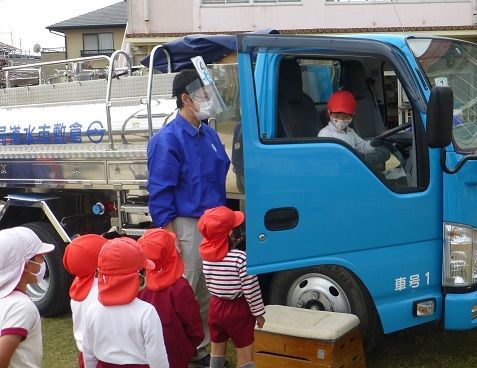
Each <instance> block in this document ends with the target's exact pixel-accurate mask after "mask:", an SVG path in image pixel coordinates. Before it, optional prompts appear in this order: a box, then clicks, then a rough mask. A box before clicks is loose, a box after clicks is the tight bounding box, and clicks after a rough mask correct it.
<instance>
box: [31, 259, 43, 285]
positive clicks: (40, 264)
mask: <svg viewBox="0 0 477 368" xmlns="http://www.w3.org/2000/svg"><path fill="white" fill-rule="evenodd" d="M28 262H31V263H34V264H37V265H39V266H40V271H38V272H37V273H33V272H31V271H28V272H29V273H30V274H32V275H33V276H35V277H36V283H37V284H38V283H40V282H41V281H42V280H43V278H44V277H45V273H46V264H45V262H44V261H43V262H41V263H38V262H35V261H31V260H29V261H28Z"/></svg>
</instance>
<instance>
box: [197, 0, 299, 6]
mask: <svg viewBox="0 0 477 368" xmlns="http://www.w3.org/2000/svg"><path fill="white" fill-rule="evenodd" d="M287 3H301V0H202V5H234V4H243V5H247V4H248V5H264V4H275V5H279V4H287Z"/></svg>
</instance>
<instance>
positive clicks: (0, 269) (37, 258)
mask: <svg viewBox="0 0 477 368" xmlns="http://www.w3.org/2000/svg"><path fill="white" fill-rule="evenodd" d="M54 249H55V247H54V245H52V244H46V243H43V242H42V241H41V240H40V239H39V238H38V236H37V235H36V234H35V233H34V232H33V231H32V230H30V229H28V228H26V227H14V228H11V229H5V230H2V231H0V367H9V368H40V367H41V360H42V357H43V345H42V344H43V343H42V336H41V320H40V314H39V313H38V309H37V307H36V306H35V304H34V303H33V302H32V300H31V299H30V298H29V297H28V295H27V294H26V289H27V285H28V284H36V283H38V282H40V281H41V280H42V279H43V277H44V275H45V271H46V265H45V262H44V260H43V254H46V253H50V252H52V251H53V250H54Z"/></svg>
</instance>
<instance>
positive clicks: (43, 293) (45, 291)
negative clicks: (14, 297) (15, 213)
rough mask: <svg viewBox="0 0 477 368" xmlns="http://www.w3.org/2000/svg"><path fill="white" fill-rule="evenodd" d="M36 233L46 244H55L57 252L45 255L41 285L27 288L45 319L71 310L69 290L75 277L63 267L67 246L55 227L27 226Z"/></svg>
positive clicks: (37, 224) (42, 225)
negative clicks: (44, 270)
mask: <svg viewBox="0 0 477 368" xmlns="http://www.w3.org/2000/svg"><path fill="white" fill-rule="evenodd" d="M22 226H24V227H27V228H29V229H31V230H33V231H34V232H35V234H36V235H37V236H38V237H39V238H40V239H41V241H43V242H44V243H49V244H53V245H54V246H55V250H54V251H53V252H51V253H48V254H45V255H44V256H43V257H44V259H45V263H46V274H45V278H44V279H43V281H42V282H40V283H39V284H31V285H28V287H27V293H28V295H29V296H30V297H31V299H32V300H33V302H34V303H35V305H36V306H37V308H38V310H39V311H40V314H41V315H42V316H43V317H54V316H57V315H59V314H62V313H65V312H66V311H68V310H69V308H70V297H69V288H70V285H71V282H72V281H73V276H72V275H70V274H69V273H68V271H66V269H65V268H64V266H63V254H64V251H65V245H64V242H63V241H62V239H61V238H60V236H59V235H58V233H57V232H56V231H55V229H54V227H53V226H52V225H51V224H49V223H45V222H31V223H28V224H25V225H22Z"/></svg>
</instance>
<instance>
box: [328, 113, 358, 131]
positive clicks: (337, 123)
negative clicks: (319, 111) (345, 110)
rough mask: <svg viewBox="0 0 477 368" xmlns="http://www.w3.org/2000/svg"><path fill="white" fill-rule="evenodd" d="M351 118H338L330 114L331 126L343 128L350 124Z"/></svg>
mask: <svg viewBox="0 0 477 368" xmlns="http://www.w3.org/2000/svg"><path fill="white" fill-rule="evenodd" d="M352 120H353V119H349V120H339V119H335V118H332V117H331V116H330V121H331V124H333V126H334V127H335V128H336V129H338V130H345V129H346V128H347V127H348V126H349V125H350V124H351V121H352Z"/></svg>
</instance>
